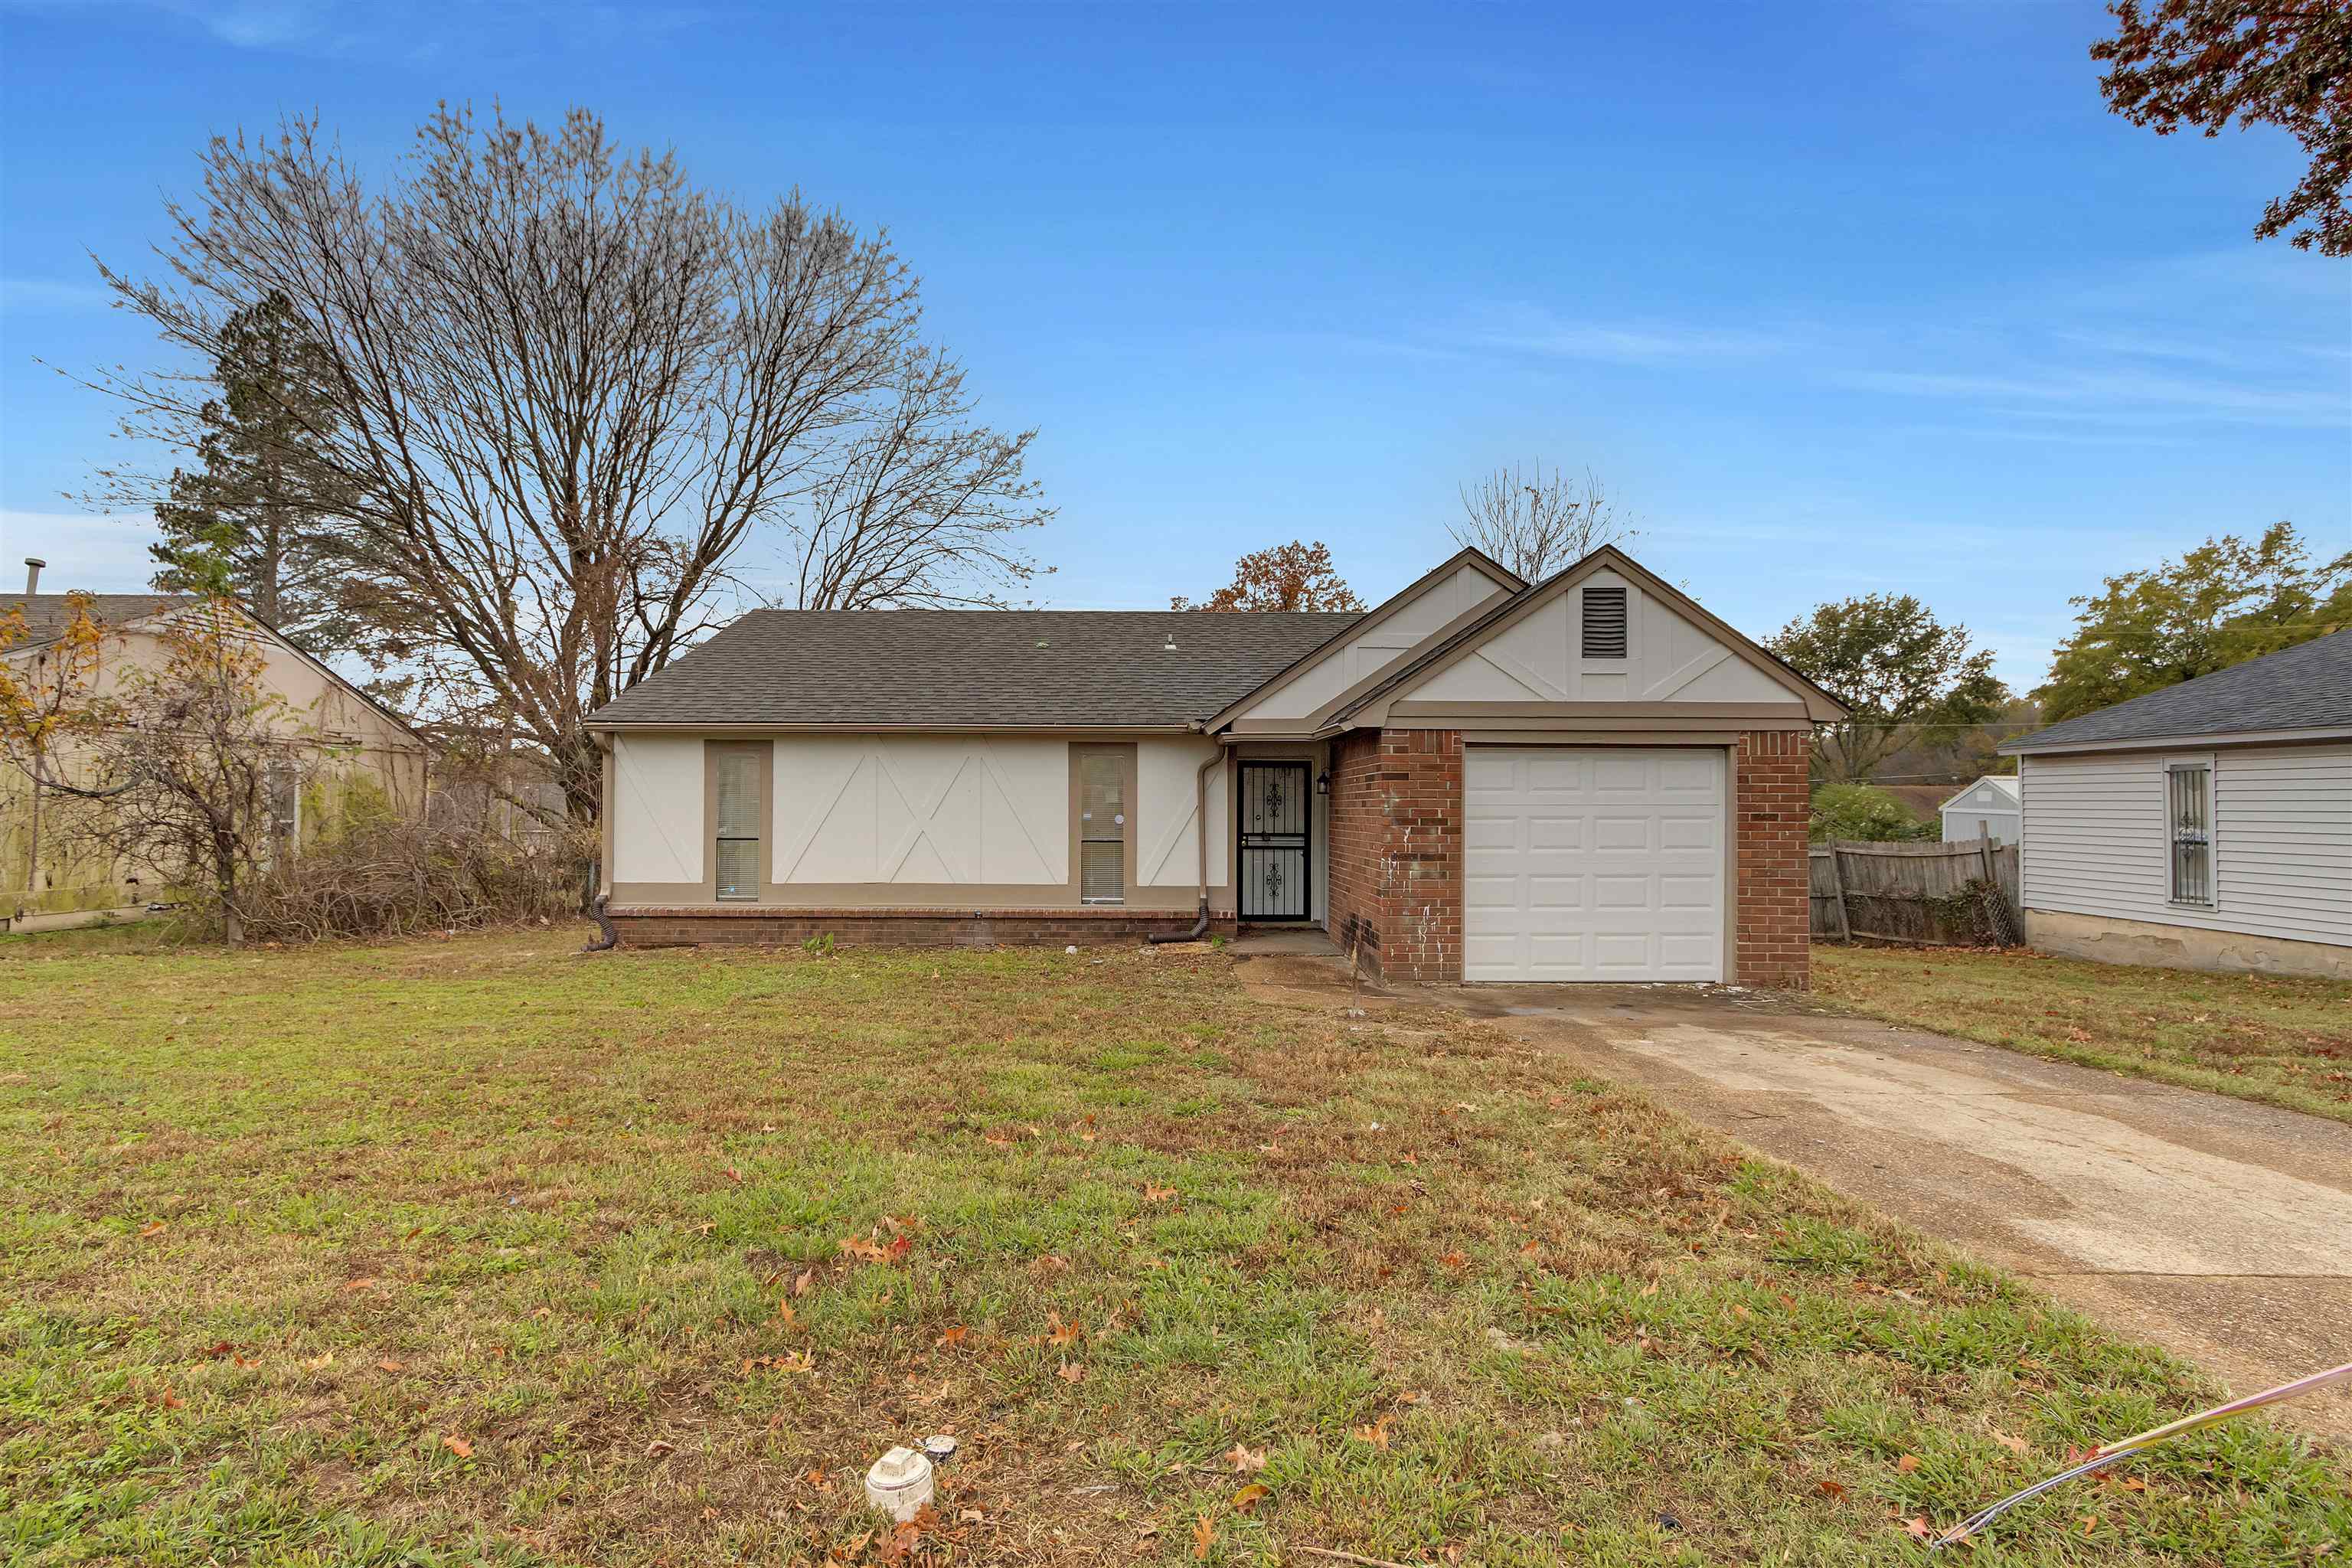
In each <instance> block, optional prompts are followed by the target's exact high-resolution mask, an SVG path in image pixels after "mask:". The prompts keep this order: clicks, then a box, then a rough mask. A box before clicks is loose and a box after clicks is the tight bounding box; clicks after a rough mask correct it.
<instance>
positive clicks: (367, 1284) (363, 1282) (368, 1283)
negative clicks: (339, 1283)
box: [343, 1276, 383, 1292]
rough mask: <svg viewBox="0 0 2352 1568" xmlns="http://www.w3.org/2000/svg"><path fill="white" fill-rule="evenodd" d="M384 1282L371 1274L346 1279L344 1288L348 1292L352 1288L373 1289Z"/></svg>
mask: <svg viewBox="0 0 2352 1568" xmlns="http://www.w3.org/2000/svg"><path fill="white" fill-rule="evenodd" d="M381 1284H383V1280H381V1279H376V1278H374V1277H373V1276H370V1277H369V1278H367V1279H346V1280H344V1281H343V1289H344V1290H345V1291H347V1292H348V1291H352V1290H373V1289H375V1288H376V1287H377V1286H379V1285H381Z"/></svg>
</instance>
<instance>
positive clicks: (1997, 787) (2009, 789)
mask: <svg viewBox="0 0 2352 1568" xmlns="http://www.w3.org/2000/svg"><path fill="white" fill-rule="evenodd" d="M1979 784H1990V785H1992V787H1993V790H1994V792H1995V793H1997V794H1999V795H2004V796H2006V797H2007V798H2008V801H2009V804H2010V805H2019V804H2020V802H2021V796H2020V795H2018V792H2017V775H2016V774H2014V773H1987V774H1985V776H1984V777H1982V778H1980V779H1977V780H1974V781H1972V782H1971V783H1969V784H1965V785H1963V786H1961V787H1960V788H1959V789H1958V790H1956V791H1954V792H1953V794H1952V795H1950V797H1949V798H1948V799H1945V800H1942V801H1939V802H1937V805H1936V809H1937V810H1938V811H1941V810H1942V809H1943V808H1944V807H1945V806H1948V805H1951V804H1952V802H1953V801H1956V800H1958V799H1959V798H1960V797H1961V796H1962V795H1967V794H1969V792H1970V791H1972V790H1974V789H1975V788H1976V787H1977V785H1979Z"/></svg>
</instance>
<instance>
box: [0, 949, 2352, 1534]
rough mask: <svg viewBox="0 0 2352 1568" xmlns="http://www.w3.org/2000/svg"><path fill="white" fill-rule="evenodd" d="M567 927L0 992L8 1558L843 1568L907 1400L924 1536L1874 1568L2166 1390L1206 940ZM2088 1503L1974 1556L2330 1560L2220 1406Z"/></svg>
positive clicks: (1466, 1036) (1889, 1243)
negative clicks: (866, 938)
mask: <svg viewBox="0 0 2352 1568" xmlns="http://www.w3.org/2000/svg"><path fill="white" fill-rule="evenodd" d="M577 940H578V937H577V933H572V932H560V931H559V932H542V933H537V934H531V935H518V936H498V937H486V938H475V939H462V940H459V941H457V942H410V943H400V944H392V945H382V946H352V947H344V948H329V949H318V950H310V951H300V952H256V953H243V954H229V953H223V952H199V951H184V952H165V953H153V954H104V953H101V954H89V955H72V956H64V957H54V958H19V957H11V958H10V959H8V960H7V961H5V962H0V1156H5V1169H6V1171H7V1173H8V1180H9V1182H10V1184H11V1185H12V1187H13V1191H12V1193H11V1201H10V1203H9V1204H8V1205H7V1206H6V1207H5V1211H0V1249H5V1259H0V1262H5V1269H4V1270H0V1279H5V1284H0V1389H5V1395H4V1396H0V1397H5V1407H0V1556H5V1557H6V1558H7V1559H8V1560H9V1561H12V1562H26V1563H42V1564H47V1563H85V1562H111V1563H142V1564H145V1563H158V1564H176V1563H191V1564H193V1563H220V1562H236V1563H287V1564H295V1563H302V1564H312V1563H380V1564H394V1563H432V1564H442V1563H478V1562H479V1563H519V1564H520V1563H625V1564H655V1563H680V1564H684V1563H734V1562H760V1563H789V1562H794V1561H804V1562H816V1561H820V1560H841V1561H860V1562H879V1561H885V1560H887V1554H888V1551H889V1549H890V1548H891V1546H892V1544H893V1543H892V1542H888V1541H887V1540H883V1539H878V1538H877V1537H876V1536H875V1535H874V1534H873V1529H874V1527H873V1525H872V1523H871V1521H870V1520H869V1519H868V1517H867V1516H866V1515H865V1514H864V1513H863V1511H862V1508H861V1498H860V1492H859V1478H860V1476H861V1474H862V1472H863V1470H864V1468H865V1467H866V1464H867V1463H868V1462H869V1461H870V1460H871V1459H872V1458H873V1457H874V1456H875V1455H877V1453H879V1452H880V1451H881V1450H882V1449H883V1448H884V1447H887V1445H889V1444H890V1443H891V1442H893V1441H895V1440H899V1439H902V1438H906V1437H908V1436H918V1435H920V1434H922V1433H925V1432H930V1431H940V1430H952V1431H953V1432H955V1433H956V1434H958V1435H959V1436H961V1438H962V1440H963V1442H964V1445H965V1448H966V1457H965V1458H961V1459H960V1460H959V1461H958V1462H957V1464H956V1465H955V1466H954V1467H953V1468H951V1469H950V1470H949V1471H948V1472H947V1473H946V1476H945V1481H946V1487H945V1494H944V1496H943V1499H942V1507H941V1509H940V1515H939V1518H938V1521H937V1523H936V1528H934V1529H933V1530H932V1531H929V1533H927V1534H926V1535H924V1536H923V1537H922V1538H921V1539H920V1540H919V1542H915V1543H914V1545H915V1553H916V1556H917V1558H918V1559H919V1560H920V1561H924V1562H931V1563H1045V1564H1061V1563H1070V1564H1076V1563H1131V1562H1139V1561H1141V1562H1161V1563H1193V1562H1196V1561H1207V1562H1210V1563H1279V1562H1289V1563H1309V1562H1315V1561H1319V1560H1318V1559H1313V1558H1310V1557H1307V1556H1305V1555H1303V1554H1301V1553H1300V1552H1298V1551H1297V1548H1299V1547H1301V1546H1307V1545H1314V1546H1321V1547H1327V1548H1336V1549H1339V1550H1344V1551H1349V1552H1358V1553H1361V1554H1364V1555H1367V1556H1371V1557H1376V1558H1384V1559H1389V1560H1392V1561H1401V1562H1415V1563H1420V1562H1430V1563H1444V1562H1461V1563H1479V1564H1520V1563H1686V1564H1696V1563H1909V1562H1916V1561H1919V1560H1921V1555H1922V1554H1921V1552H1920V1548H1919V1547H1918V1545H1917V1543H1916V1541H1914V1540H1913V1538H1912V1536H1911V1535H1910V1533H1909V1532H1908V1531H1906V1527H1905V1521H1909V1520H1913V1519H1925V1520H1927V1521H1931V1522H1933V1523H1936V1524H1938V1525H1940V1524H1943V1523H1948V1522H1950V1521H1954V1520H1957V1519H1958V1518H1959V1517H1960V1516H1961V1515H1963V1514H1965V1513H1966V1512H1968V1511H1969V1510H1971V1509H1973V1508H1974V1507H1976V1506H1977V1505H1979V1504H1980V1503H1982V1502H1985V1501H1988V1500H1990V1499H1992V1498H1993V1497H1996V1496H1998V1495H2000V1493H2002V1492H2004V1491H2006V1490H2008V1489H2011V1488H2012V1487H2014V1486H2017V1485H2019V1484H2021V1483H2022V1482H2024V1481H2026V1480H2028V1479H2032V1478H2033V1477H2035V1476H2037V1475H2039V1474H2041V1473H2043V1472H2045V1471H2047V1470H2048V1469H2050V1468H2053V1467H2055V1466H2056V1465H2058V1464H2060V1463H2061V1462H2063V1458H2065V1456H2066V1454H2067V1453H2068V1451H2069V1450H2070V1448H2072V1447H2075V1446H2078V1445H2087V1444H2091V1443H2095V1442H2096V1441H2098V1440H2100V1439H2102V1438H2109V1437H2114V1436H2121V1435H2123V1434H2126V1433H2128V1432H2132V1431H2135V1430H2137V1429H2139V1428H2141V1427H2144V1426H2147V1425H2149V1424H2151V1423H2153V1422H2154V1421H2156V1420H2157V1419H2158V1418H2159V1417H2162V1416H2165V1415H2171V1414H2174V1413H2178V1412H2182V1411H2185V1410H2188V1409H2191V1408H2194V1407H2196V1406H2198V1405H2200V1404H2202V1403H2204V1402H2205V1401H2206V1400H2207V1399H2208V1398H2209V1396H2210V1394H2212V1392H2213V1390H2212V1389H2211V1387H2210V1384H2208V1382H2207V1381H2206V1380H2204V1379H2203V1378H2202V1377H2201V1376H2200V1374H2198V1373H2195V1372H2194V1371H2192V1370H2191V1369H2189V1368H2187V1367H2185V1366H2183V1365H2181V1364H2180V1363H2177V1362H2175V1361H2172V1360H2169V1359H2168V1358H2167V1357H2166V1356H2164V1355H2163V1354H2161V1353H2160V1352H2156V1351H2154V1350H2150V1349H2148V1348H2146V1347H2144V1346H2140V1345H2137V1344H2134V1343H2131V1342H2127V1341H2122V1340H2118V1339H2116V1338H2114V1337H2112V1336H2110V1335H2108V1334H2106V1333H2105V1332H2103V1331H2100V1330H2098V1329H2097V1328H2095V1327H2094V1326H2093V1325H2092V1324H2090V1323H2089V1322H2087V1321H2084V1319H2082V1318H2080V1317H2078V1316H2075V1315H2074V1314H2072V1313H2070V1312H2068V1311H2066V1310H2062V1309H2060V1308H2058V1307H2056V1306H2054V1305H2053V1304H2052V1303H2050V1302H2048V1301H2046V1300H2042V1299H2041V1298H2039V1297H2037V1296H2035V1295H2033V1294H2032V1293H2030V1292H2029V1291H2027V1290H2025V1289H2022V1288H2021V1287H2020V1286H2019V1285H2018V1284H2016V1283H2015V1282H2013V1281H2011V1279H2007V1278H2006V1277H2004V1276H2002V1275H2001V1274H2000V1273H1998V1272H1996V1271H1994V1270H1992V1269H1990V1268H1984V1267H1982V1266H1979V1265H1977V1264H1974V1263H1970V1262H1969V1261H1967V1260H1965V1259H1963V1258H1958V1257H1956V1256H1955V1255H1953V1254H1951V1253H1949V1252H1948V1251H1945V1250H1943V1249H1941V1248H1939V1247H1935V1246H1933V1245H1930V1244H1928V1243H1927V1242H1925V1241H1923V1240H1922V1239H1920V1238H1919V1237H1916V1236H1913V1235H1911V1234H1909V1233H1906V1232H1904V1231H1901V1230H1899V1229H1896V1228H1895V1227H1893V1226H1890V1225H1888V1224H1886V1223H1885V1222H1884V1221H1882V1220H1880V1219H1877V1218H1875V1217H1874V1216H1873V1215H1869V1214H1867V1213H1865V1212H1863V1211H1860V1210H1857V1209H1855V1208H1854V1207H1853V1206H1852V1205H1848V1204H1845V1203H1843V1202H1842V1201H1841V1200H1839V1199H1837V1198H1836V1197H1834V1196H1832V1194H1829V1193H1827V1192H1825V1191H1824V1190H1822V1188H1820V1187H1819V1186H1817V1185H1814V1184H1811V1183H1809V1182H1807V1181H1805V1180H1804V1179H1802V1178H1801V1177H1799V1176H1797V1175H1795V1174H1793V1173H1790V1172H1789V1171H1787V1170H1785V1169H1783V1168H1780V1167H1778V1166H1775V1165H1771V1164H1769V1163H1763V1162H1760V1161H1756V1160H1752V1159H1746V1158H1743V1157H1742V1156H1741V1155H1739V1154H1738V1152H1736V1151H1735V1150H1734V1149H1733V1148H1732V1147H1730V1146H1729V1145H1728V1144H1727V1143H1726V1142H1723V1141H1722V1140H1720V1139H1718V1138H1717V1137H1715V1136H1713V1135H1712V1134H1710V1133H1707V1132H1705V1131H1701V1130H1699V1129H1697V1128H1696V1127H1694V1126H1693V1125H1691V1124H1690V1123H1688V1122H1685V1121H1682V1120H1680V1119H1678V1118H1676V1117H1674V1116H1672V1115H1670V1114H1668V1113H1666V1112H1664V1111H1663V1110H1659V1109H1658V1108H1656V1107H1654V1105H1652V1104H1650V1103H1649V1102H1647V1101H1646V1100H1642V1099H1640V1098H1638V1097H1635V1096H1633V1095H1629V1094H1625V1093H1621V1092H1619V1091H1617V1090H1616V1089H1612V1088H1610V1087H1608V1086H1606V1085H1601V1084H1596V1083H1592V1082H1590V1081H1584V1080H1580V1079H1576V1078H1574V1077H1573V1076H1572V1075H1571V1073H1570V1071H1569V1070H1568V1069H1567V1068H1565V1067H1563V1066H1562V1065H1561V1064H1560V1063H1559V1062H1558V1061H1557V1060H1556V1059H1555V1058H1550V1057H1548V1056H1544V1055H1540V1054H1535V1053H1531V1052H1529V1051H1527V1050H1525V1049H1523V1048H1521V1047H1517V1046H1515V1045H1514V1044H1513V1043H1512V1042H1510V1041H1509V1040H1508V1039H1507V1038H1506V1037H1503V1036H1502V1035H1500V1034H1499V1033H1496V1032H1494V1031H1491V1030H1488V1029H1486V1028H1484V1027H1482V1026H1476V1025H1472V1024H1467V1023H1458V1022H1452V1021H1438V1022H1432V1023H1431V1024H1430V1025H1429V1026H1426V1027H1419V1028H1415V1029H1412V1030H1410V1031H1409V1030H1406V1029H1403V1028H1401V1027H1393V1026H1391V1027H1383V1026H1381V1025H1379V1024H1374V1023H1365V1022H1360V1021H1358V1022H1351V1021H1349V1020H1348V1019H1346V1018H1343V1017H1341V1016H1339V1015H1338V1014H1337V1013H1336V1012H1334V1011H1326V1010H1321V1009H1314V1008H1304V1007H1300V1008H1285V1007H1274V1006H1268V1005H1258V1004H1253V1003H1251V1002H1249V1001H1248V1000H1246V999H1245V998H1244V996H1243V995H1242V994H1241V993H1240V991H1239V989H1238V987H1237V986H1236V984H1234V966H1233V963H1232V961H1231V960H1229V959H1228V958H1226V957H1225V956H1223V954H1219V953H1213V952H1205V951H1202V950H1199V949H1194V950H1190V951H1185V950H1169V951H1162V952H1124V951H1122V952H1092V953H1085V954H1081V955H1077V956H1066V955H1064V954H1062V953H1060V952H992V953H953V954H948V953H929V952H898V953H894V952H863V951H861V952H847V953H845V954H844V955H843V956H841V957H839V958H837V959H835V960H831V961H820V960H815V959H812V958H809V957H807V956H805V955H803V954H801V953H799V952H786V953H765V952H745V953H706V952H653V953H635V952H620V953H614V954H609V955H604V956H600V957H596V958H586V959H582V958H575V957H572V956H571V954H570V952H569V951H568V949H569V948H570V947H571V946H572V945H575V944H576V942H577ZM845 1243H852V1244H855V1245H854V1248H851V1249H845V1245H844V1244H845ZM877 1250H878V1251H879V1252H880V1253H881V1255H882V1257H881V1259H880V1260H878V1261H873V1260H867V1259H866V1258H860V1257H858V1256H856V1252H857V1251H877ZM783 1309H789V1311H788V1312H787V1311H785V1310H783ZM2008 1439H2016V1440H2019V1441H2021V1443H2022V1444H2023V1445H2024V1446H2025V1448H2026V1451H2025V1452H2023V1453H2018V1452H2014V1451H2012V1447H2011V1444H2010V1442H2009V1441H2008ZM453 1440H454V1441H453ZM1237 1448H1238V1449H1241V1450H1244V1457H1245V1458H1253V1459H1254V1458H1255V1457H1256V1456H1261V1455H1262V1456H1263V1459H1264V1468H1263V1469H1262V1470H1252V1471H1249V1472H1246V1473H1243V1474H1236V1473H1235V1465H1234V1459H1233V1458H1231V1457H1230V1456H1232V1455H1233V1454H1234V1451H1235V1450H1236V1449H1237ZM461 1449H462V1450H463V1451H461ZM2131 1473H2132V1475H2133V1477H2134V1478H2135V1479H2139V1480H2144V1482H2145V1487H2144V1489H2130V1488H2126V1487H2125V1486H2123V1485H2122V1484H2120V1483H2116V1484H2109V1485H2104V1486H2100V1485H2094V1486H2086V1487H2083V1488H2080V1489H2074V1490H2073V1491H2071V1492H2068V1493H2064V1494H2062V1495H2060V1496H2059V1497H2058V1498H2056V1499H2055V1500H2051V1501H2049V1502H2047V1503H2045V1504H2042V1505H2040V1506H2038V1507H2037V1509H2035V1510H2032V1511H2028V1512H2025V1513H2022V1514H2021V1516H2019V1517H2017V1518H2015V1519H2014V1520H2013V1521H2004V1525H2003V1527H2002V1529H2001V1530H2000V1532H1999V1533H1998V1534H1997V1535H1996V1536H1995V1537H1994V1538H1993V1539H1992V1540H1991V1541H1990V1542H1986V1543H1983V1544H1980V1545H1979V1546H1978V1547H1976V1548H1975V1549H1973V1551H1972V1552H1968V1553H1965V1554H1963V1556H1964V1559H1965V1560H1966V1561H1969V1562H1971V1563H2036V1564H2061V1563H2097V1564H2108V1563H2158V1562H2164V1563H2176V1562H2194V1563H2234V1564H2247V1565H2252V1564H2262V1565H2264V1568H2275V1565H2278V1564H2286V1563H2305V1564H2315V1563H2323V1562H2324V1563H2330V1564H2333V1563H2341V1562H2343V1561H2344V1558H2343V1555H2342V1543H2343V1542H2346V1541H2347V1540H2352V1490H2347V1482H2346V1479H2345V1477H2344V1474H2343V1470H2342V1466H2341V1461H2340V1456H2336V1455H2331V1454H2330V1453H2328V1452H2326V1451H2325V1450H2321V1449H2317V1448H2315V1447H2312V1446H2310V1445H2309V1444H2308V1443H2306V1442H2305V1440H2303V1439H2300V1438H2297V1437H2294V1436H2289V1435H2287V1434H2285V1433H2284V1432H2282V1431H2281V1430H2279V1429H2276V1428H2273V1427H2271V1426H2266V1425H2263V1424H2262V1423H2259V1422H2252V1423H2248V1424H2246V1425H2244V1426H2239V1427H2235V1428H2226V1429H2224V1430H2222V1431H2221V1432H2219V1433H2216V1434H2208V1435H2203V1436H2199V1437H2196V1438H2193V1439H2190V1440H2188V1441H2185V1442H2183V1443H2182V1444H2181V1445H2180V1446H2179V1447H2178V1448H2177V1449H2175V1450H2172V1451H2168V1452H2166V1453H2164V1454H2162V1455H2161V1456H2160V1457H2158V1458H2153V1459H2150V1460H2148V1461H2147V1462H2146V1463H2145V1464H2136V1465H2135V1466H2134V1467H2133V1468H2132V1471H2131ZM1252 1485H1262V1486H1264V1487H1265V1488H1266V1489H1267V1490H1266V1492H1265V1494H1264V1495H1262V1496H1261V1495H1256V1494H1251V1493H1247V1492H1245V1491H1244V1488H1245V1487H1247V1486H1252ZM2086 1520H2092V1521H2095V1522H2092V1523H2090V1524H2089V1525H2088V1526H2087V1531H2086V1526H2085V1523H2084V1521H2086ZM1204 1521H1205V1522H1204ZM1201 1531H1206V1538H1205V1543H1203V1541H1202V1535H1201V1533H1200V1532H1201ZM2329 1543H2334V1544H2333V1547H2332V1548H2331V1546H2330V1544H2329ZM2331 1550H2332V1552H2334V1554H2333V1555H2330V1554H2329V1552H2331ZM1196 1551H1197V1552H1202V1554H1203V1555H1202V1556H1200V1557H1196V1556H1195V1552H1196Z"/></svg>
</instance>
